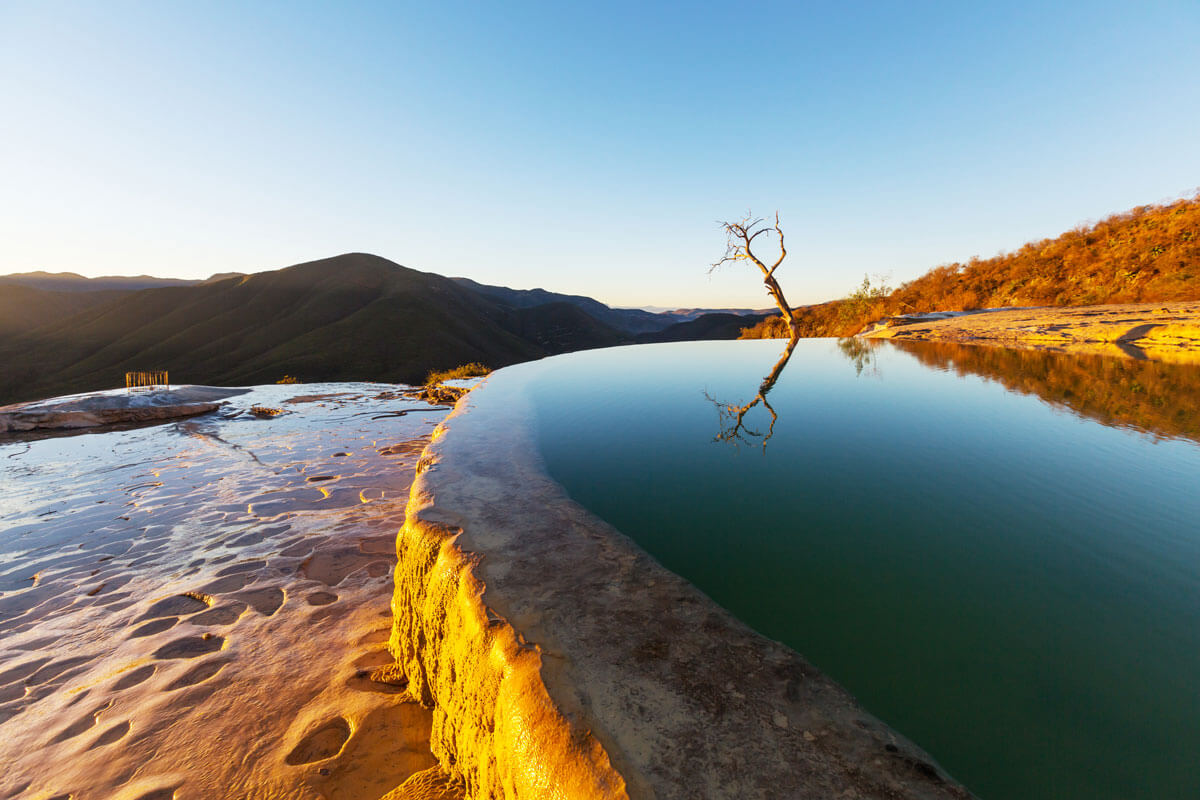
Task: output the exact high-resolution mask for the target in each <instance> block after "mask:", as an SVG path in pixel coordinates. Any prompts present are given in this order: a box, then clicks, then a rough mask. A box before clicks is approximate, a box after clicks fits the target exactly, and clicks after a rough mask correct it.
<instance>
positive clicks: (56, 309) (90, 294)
mask: <svg viewBox="0 0 1200 800" xmlns="http://www.w3.org/2000/svg"><path fill="white" fill-rule="evenodd" d="M122 294H123V293H122V292H119V291H87V292H71V291H66V292H61V291H48V290H46V289H35V288H33V287H31V286H24V285H21V284H17V283H12V284H3V285H0V341H4V340H5V339H7V338H9V337H13V336H17V335H20V334H22V333H25V332H27V331H30V330H33V329H36V328H40V327H42V326H43V325H46V324H49V323H53V322H55V321H58V320H64V319H67V318H69V317H72V316H74V315H75V314H78V313H80V312H81V311H85V310H87V309H89V308H93V307H95V306H100V305H103V304H105V303H109V302H112V301H113V300H114V299H116V298H117V297H119V296H121V295H122Z"/></svg>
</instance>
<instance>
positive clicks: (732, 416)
mask: <svg viewBox="0 0 1200 800" xmlns="http://www.w3.org/2000/svg"><path fill="white" fill-rule="evenodd" d="M797 341H799V340H798V339H791V340H789V341H788V345H787V347H786V348H785V349H784V351H783V354H782V355H780V356H779V360H778V361H776V362H775V366H774V367H772V368H771V371H770V372H769V373H767V377H765V378H763V379H762V383H760V384H759V385H758V394H756V395H755V396H754V399H753V400H751V401H750V402H749V403H746V404H744V405H736V404H734V403H722V402H721V401H720V400H717V399H716V398H714V397H713V396H712V395H710V394H709V393H708V392H705V393H704V396H705V397H706V398H708V401H709V402H710V403H712V404H713V405H714V406H716V408H717V415H718V418H719V420H720V423H719V425H720V431H719V433H717V435H716V436H715V437H713V441H714V442H729V443H731V444H739V443H743V444H753V443H755V441H756V440H757V443H758V444H759V445H761V446H762V448H763V449H764V450H766V448H767V442H768V441H770V439H771V437H772V436H774V435H775V423H776V422H777V421H778V420H779V415H778V414H777V413H775V409H774V408H772V406H771V404H770V402H768V401H767V394H769V393H770V391H771V390H772V389H773V388H775V382H776V381H777V380H779V376H780V375H782V374H783V368H784V367H786V366H787V363H788V360H789V359H790V358H791V357H792V351H794V350H795V349H796V342H797ZM759 404H761V405H762V407H763V408H765V409H766V410H767V412H768V413H770V415H771V422H770V424H769V425H768V426H767V429H766V431H760V430H755V429H753V428H750V427H748V426H747V425H746V415H747V414H749V413H750V411H751V410H752V409H754V408H755V407H756V406H758V405H759Z"/></svg>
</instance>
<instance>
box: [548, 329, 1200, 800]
mask: <svg viewBox="0 0 1200 800" xmlns="http://www.w3.org/2000/svg"><path fill="white" fill-rule="evenodd" d="M781 344H782V343H780V342H777V341H765V342H699V343H686V344H671V345H652V346H640V347H631V348H618V349H613V350H603V351H593V352H589V353H580V354H575V355H572V356H566V357H560V358H557V359H554V360H553V361H548V362H544V363H543V364H542V365H540V366H539V368H538V369H536V370H531V372H530V376H531V377H530V380H529V383H528V385H527V386H525V387H524V389H525V390H526V391H528V392H529V393H530V395H531V396H532V398H534V403H535V406H536V409H537V412H536V416H537V424H538V431H539V438H540V443H541V447H542V451H543V454H544V457H545V459H546V462H547V465H548V469H549V472H550V474H551V475H552V476H553V477H554V478H555V479H556V480H558V481H560V482H561V483H562V484H563V485H564V486H565V487H566V488H567V490H568V491H569V492H570V494H571V496H572V497H573V498H574V499H575V500H577V501H578V502H579V503H581V504H582V505H584V506H586V507H587V508H589V509H590V510H591V511H593V512H594V513H596V514H597V515H598V516H600V517H602V518H603V519H605V520H607V521H608V522H610V523H612V524H613V525H615V526H616V527H617V528H618V529H620V530H621V531H623V532H624V533H626V534H628V535H629V536H631V537H632V538H633V539H635V540H636V541H637V542H638V543H639V544H640V545H642V546H643V547H644V548H645V549H647V550H648V551H649V552H650V553H652V554H653V555H654V556H656V557H657V558H658V559H659V560H660V561H661V562H662V563H663V564H665V565H666V566H667V567H668V568H670V569H672V570H674V571H675V572H677V573H679V574H681V575H684V576H685V577H687V578H688V579H690V580H691V581H693V582H694V583H695V584H696V585H698V586H699V587H700V588H701V589H703V590H704V591H705V592H707V593H708V594H709V595H710V596H711V597H713V598H714V599H715V600H716V601H717V602H718V603H720V604H721V605H723V606H725V607H726V608H728V609H730V610H731V611H732V612H733V613H735V614H736V615H738V616H739V617H740V618H741V619H743V620H745V621H746V622H747V623H748V624H750V625H751V626H753V627H754V628H755V629H757V630H758V631H760V632H762V633H763V634H765V635H767V636H770V637H772V638H775V639H778V640H780V641H783V642H785V643H786V644H788V645H790V646H791V647H793V648H795V649H796V650H798V651H799V652H801V653H802V654H804V655H805V656H806V657H807V658H808V659H809V660H811V661H813V662H814V663H815V664H817V665H818V666H819V667H821V668H822V669H823V670H824V671H826V672H827V673H828V674H830V675H831V676H832V677H834V678H835V679H837V680H838V681H840V682H841V683H842V684H843V685H845V686H846V687H847V688H848V689H850V691H851V692H853V693H854V694H855V695H856V696H857V697H858V698H859V700H860V701H861V702H862V703H863V705H865V706H866V708H868V709H869V710H870V711H872V712H873V713H874V714H876V715H877V716H879V717H881V718H882V719H884V720H886V721H887V722H888V723H890V724H891V725H893V726H894V727H896V728H897V729H898V730H900V731H901V732H902V733H904V734H905V735H907V736H909V737H910V738H912V739H914V740H915V741H916V742H917V743H918V744H919V745H921V746H922V747H924V748H925V749H926V750H928V751H929V752H930V753H931V754H932V755H933V756H934V757H935V758H936V759H938V761H939V762H940V763H941V764H942V765H943V766H944V767H945V768H946V769H947V770H948V771H950V772H951V774H953V775H954V776H955V777H956V778H958V779H960V780H962V781H963V782H964V783H966V784H967V785H968V786H969V787H970V788H971V789H972V790H973V791H975V792H976V793H978V794H979V795H980V796H981V797H983V798H992V799H994V798H1131V797H1155V798H1160V797H1161V798H1167V797H1171V798H1174V797H1200V755H1198V754H1200V446H1198V445H1197V439H1198V438H1200V420H1198V419H1197V417H1198V416H1200V412H1198V411H1197V409H1200V370H1197V369H1196V368H1194V367H1180V366H1164V365H1154V364H1147V363H1145V362H1134V361H1124V360H1112V359H1104V358H1099V357H1092V358H1082V357H1066V356H1054V355H1049V354H1038V353H1013V352H1011V351H1003V350H992V349H986V348H966V347H957V346H951V345H938V344H921V343H913V344H911V345H905V346H903V348H902V347H900V346H897V345H892V344H881V346H878V347H871V348H867V347H866V346H865V345H863V344H860V343H856V342H844V343H842V344H841V345H840V346H839V344H838V342H836V341H834V340H805V341H802V342H801V343H800V345H799V347H798V348H797V349H796V350H795V352H794V354H793V356H792V358H791V361H790V363H788V365H787V367H786V369H785V370H784V371H783V373H782V375H781V377H780V378H779V380H778V383H777V384H776V385H775V386H774V388H773V389H772V391H771V392H770V394H769V395H768V400H769V401H770V404H771V406H772V408H773V410H774V411H775V412H776V414H777V415H778V420H777V422H776V423H775V425H774V428H773V430H772V434H771V436H770V438H769V440H768V441H765V447H764V439H765V438H766V436H765V434H766V433H767V431H768V430H769V425H770V421H771V417H770V414H769V413H768V411H767V409H765V408H764V407H763V406H762V405H761V404H760V405H759V406H757V407H755V408H753V409H752V410H751V411H749V412H748V414H747V415H746V428H745V429H743V430H742V431H741V434H742V435H741V437H740V439H739V438H738V437H732V436H730V433H731V431H730V425H729V420H728V418H724V419H723V418H722V416H721V414H720V413H719V404H733V405H740V404H743V403H747V402H749V401H751V400H752V399H753V398H754V396H755V393H756V391H757V390H758V387H759V383H760V381H762V379H763V376H764V375H766V374H767V373H768V372H769V371H770V370H771V367H772V365H773V364H775V362H776V360H777V359H778V357H779V355H780V348H781ZM755 432H757V433H761V434H764V435H762V436H756V435H754V434H755ZM722 435H724V438H725V439H726V440H719V439H720V438H721V437H722ZM729 439H733V441H729Z"/></svg>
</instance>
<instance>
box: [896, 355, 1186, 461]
mask: <svg viewBox="0 0 1200 800" xmlns="http://www.w3.org/2000/svg"><path fill="white" fill-rule="evenodd" d="M891 344H892V345H893V346H894V347H897V348H899V349H900V350H903V351H904V352H906V353H908V354H909V355H911V356H913V357H914V358H916V359H917V360H918V361H920V362H921V363H922V364H924V365H925V366H927V367H931V368H933V369H939V370H944V371H946V372H953V373H955V374H957V375H960V376H966V375H978V376H980V377H982V378H984V379H986V380H992V381H996V382H997V383H999V384H1001V385H1002V386H1004V388H1006V389H1008V390H1009V391H1010V392H1018V393H1021V394H1029V395H1034V396H1036V397H1038V398H1039V399H1041V400H1042V402H1044V403H1047V404H1048V405H1050V406H1053V407H1055V408H1061V409H1065V410H1067V411H1070V412H1071V413H1073V414H1075V415H1076V416H1079V417H1083V418H1086V419H1091V420H1095V421H1096V422H1099V423H1101V424H1102V425H1108V426H1110V427H1114V428H1127V429H1133V430H1136V431H1139V432H1141V433H1145V434H1148V435H1150V436H1153V437H1155V438H1160V439H1175V438H1181V439H1190V440H1191V441H1194V442H1200V414H1198V413H1196V409H1198V408H1200V367H1197V366H1195V365H1192V364H1170V363H1165V362H1162V361H1143V360H1137V359H1133V358H1118V357H1114V356H1097V355H1081V354H1071V353H1055V352H1048V351H1045V350H1025V349H1015V348H1008V347H990V346H987V345H961V344H952V343H949V342H905V341H898V340H893V341H892V342H891Z"/></svg>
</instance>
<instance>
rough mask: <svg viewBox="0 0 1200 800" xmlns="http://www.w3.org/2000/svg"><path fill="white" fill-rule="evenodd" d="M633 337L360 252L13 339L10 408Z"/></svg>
mask: <svg viewBox="0 0 1200 800" xmlns="http://www.w3.org/2000/svg"><path fill="white" fill-rule="evenodd" d="M12 288H13V287H8V288H7V290H6V291H11V290H12ZM21 288H24V287H21ZM58 294H65V293H58ZM628 341H629V337H628V335H627V334H625V333H623V332H621V331H617V330H615V329H613V328H612V327H610V326H608V325H606V324H604V323H603V322H601V321H599V320H596V319H594V318H593V317H591V316H589V315H588V314H586V313H585V312H584V311H583V310H582V309H580V308H579V307H577V306H575V305H573V304H570V303H563V302H553V303H548V304H543V305H537V306H530V307H522V308H517V307H513V306H510V305H505V304H502V303H499V302H496V301H495V300H493V299H490V298H488V297H487V296H485V295H482V294H480V293H477V292H475V291H472V290H471V289H468V288H466V287H464V286H461V285H459V284H458V283H457V282H455V281H452V280H450V279H448V278H444V277H442V276H440V275H434V274H431V273H426V272H418V271H417V270H412V269H407V268H405V267H402V266H400V265H398V264H394V263H392V262H390V261H387V260H386V259H383V258H380V257H378V256H372V255H367V254H363V253H352V254H347V255H343V256H337V257H334V258H328V259H322V260H320V261H314V262H309V263H305V264H298V265H296V266H293V267H288V268H286V269H280V270H275V271H272V272H261V273H255V274H252V275H244V276H233V277H229V278H226V279H223V280H218V281H216V282H212V283H203V284H196V285H191V286H169V287H163V288H150V289H143V290H141V291H136V292H125V293H119V294H118V295H117V296H116V297H115V298H114V299H113V300H112V301H111V302H108V303H103V304H100V305H95V306H91V307H88V308H85V309H84V310H82V311H80V312H79V313H76V314H74V315H72V316H70V317H67V318H65V319H60V320H58V321H57V322H52V323H51V324H48V325H44V326H42V327H39V328H36V329H33V330H30V331H27V332H25V333H23V334H20V335H17V336H11V337H5V338H3V339H2V340H0V402H13V401H15V400H23V399H31V398H37V397H46V396H51V395H56V394H63V393H67V392H74V391H85V390H88V389H98V388H107V387H112V386H117V385H120V384H121V381H122V380H123V373H124V372H125V371H126V370H135V369H167V370H170V372H171V379H172V381H174V382H180V383H208V384H223V385H245V384H253V383H263V382H272V381H275V380H277V379H279V378H281V377H283V376H284V375H285V374H287V375H294V376H297V377H299V378H301V379H302V380H354V379H362V380H380V381H401V382H408V383H413V382H420V381H421V380H423V379H424V377H425V375H426V374H427V373H428V372H429V371H430V370H433V369H446V368H449V367H454V366H457V365H459V364H462V363H466V362H470V361H482V362H484V363H486V364H488V365H489V366H492V367H501V366H505V365H507V364H513V363H516V362H518V361H526V360H530V359H536V358H541V357H543V356H547V355H552V354H556V353H562V352H567V351H569V350H578V349H585V348H590V347H604V346H610V345H616V344H622V343H626V342H628Z"/></svg>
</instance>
